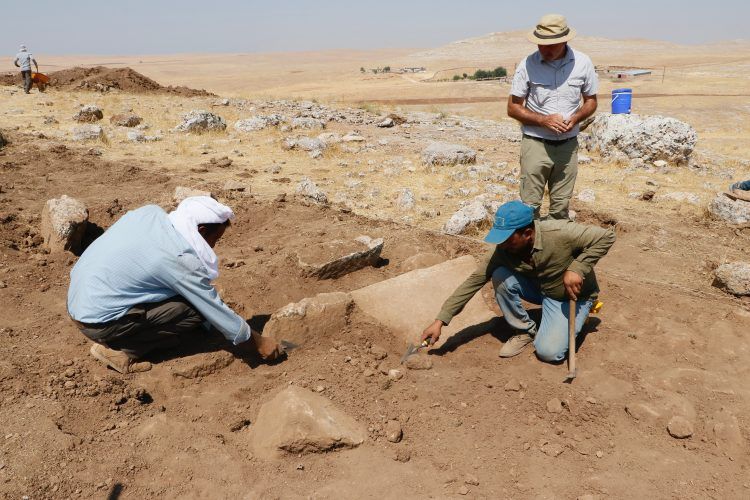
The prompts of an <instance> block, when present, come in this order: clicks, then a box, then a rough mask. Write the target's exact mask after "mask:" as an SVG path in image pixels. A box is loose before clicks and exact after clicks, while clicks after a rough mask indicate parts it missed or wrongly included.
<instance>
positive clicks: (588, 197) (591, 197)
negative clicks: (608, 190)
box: [576, 189, 596, 203]
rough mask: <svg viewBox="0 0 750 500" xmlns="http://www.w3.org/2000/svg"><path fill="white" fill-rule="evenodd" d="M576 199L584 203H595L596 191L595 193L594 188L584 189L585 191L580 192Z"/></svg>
mask: <svg viewBox="0 0 750 500" xmlns="http://www.w3.org/2000/svg"><path fill="white" fill-rule="evenodd" d="M576 199H577V200H578V201H582V202H584V203H593V202H595V201H596V193H594V190H593V189H584V190H583V191H581V192H580V193H578V196H576Z"/></svg>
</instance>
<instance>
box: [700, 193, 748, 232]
mask: <svg viewBox="0 0 750 500" xmlns="http://www.w3.org/2000/svg"><path fill="white" fill-rule="evenodd" d="M708 211H709V212H710V213H711V215H713V216H714V217H715V218H717V219H720V220H723V221H724V222H727V223H729V224H738V225H739V224H747V223H748V222H750V203H748V202H746V201H743V200H732V199H730V198H729V197H728V196H726V195H725V194H724V193H719V194H717V195H716V198H714V199H713V201H711V204H710V205H709V206H708Z"/></svg>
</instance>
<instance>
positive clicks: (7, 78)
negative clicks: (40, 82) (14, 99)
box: [0, 72, 21, 85]
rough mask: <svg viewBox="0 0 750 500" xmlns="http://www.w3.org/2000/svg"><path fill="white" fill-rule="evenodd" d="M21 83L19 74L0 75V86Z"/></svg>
mask: <svg viewBox="0 0 750 500" xmlns="http://www.w3.org/2000/svg"><path fill="white" fill-rule="evenodd" d="M20 83H21V73H18V72H16V73H3V74H0V85H17V84H20Z"/></svg>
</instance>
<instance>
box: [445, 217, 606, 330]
mask: <svg viewBox="0 0 750 500" xmlns="http://www.w3.org/2000/svg"><path fill="white" fill-rule="evenodd" d="M534 229H535V232H536V234H535V237H534V248H533V251H532V254H531V261H532V263H531V265H529V264H527V263H526V262H524V261H523V260H522V259H521V258H520V257H517V256H514V255H510V254H508V253H506V252H505V251H503V250H501V249H500V247H498V246H497V245H496V246H495V247H494V248H493V249H491V250H490V251H489V252H487V253H486V254H485V255H484V257H483V258H482V259H481V261H480V263H479V266H478V267H477V270H476V271H474V273H472V274H471V275H470V276H469V277H468V278H467V279H466V281H464V282H463V283H462V284H461V285H459V287H458V288H457V289H456V291H455V292H453V294H452V295H451V296H450V297H448V299H447V300H446V301H445V303H444V304H443V307H442V309H441V310H440V313H439V314H438V316H437V319H439V320H440V321H442V322H443V323H445V324H446V325H447V324H448V323H450V321H451V320H452V319H453V317H454V316H456V315H457V314H458V313H460V312H461V311H462V310H463V308H464V306H465V305H466V304H467V303H468V302H469V300H471V298H472V297H473V296H474V294H475V293H477V292H478V291H479V290H480V289H481V288H482V287H483V286H484V285H485V283H487V282H488V281H489V280H490V279H492V274H493V273H494V272H495V270H496V269H497V268H499V267H506V268H508V269H511V270H512V271H513V272H514V273H519V274H522V275H524V276H526V277H527V278H530V279H532V280H533V281H535V282H536V283H538V284H539V289H540V290H541V293H542V295H544V296H546V297H550V298H552V299H555V300H563V301H564V300H567V296H566V294H565V286H564V285H563V274H565V271H573V272H575V273H577V274H579V275H580V276H581V277H582V278H583V286H582V288H581V293H580V294H579V300H586V299H594V298H596V297H597V295H598V292H599V285H598V284H597V282H596V274H595V273H594V265H595V264H596V263H597V262H598V261H599V259H601V258H602V257H604V256H605V255H606V254H607V252H608V251H609V248H610V247H611V246H612V244H614V242H615V233H614V231H612V230H611V229H603V228H601V227H597V226H589V225H583V224H576V223H575V222H572V221H569V220H545V221H535V222H534Z"/></svg>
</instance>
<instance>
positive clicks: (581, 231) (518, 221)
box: [422, 201, 615, 362]
mask: <svg viewBox="0 0 750 500" xmlns="http://www.w3.org/2000/svg"><path fill="white" fill-rule="evenodd" d="M485 241H486V242H488V243H492V244H493V245H495V246H494V247H493V248H492V249H491V250H490V251H489V252H487V254H486V255H485V256H484V257H483V258H482V260H481V262H480V264H479V267H477V270H476V271H474V273H473V274H471V276H469V277H468V278H467V279H466V281H464V282H463V283H462V284H461V285H460V286H459V287H458V288H457V289H456V291H454V292H453V294H452V295H451V296H450V297H448V299H447V300H446V301H445V303H444V304H443V307H442V309H441V310H440V313H439V314H438V315H437V319H436V320H435V322H434V323H432V324H431V325H430V326H429V327H427V329H426V330H425V331H424V332H423V333H422V340H423V341H425V340H427V341H428V342H429V343H430V344H434V343H435V342H437V340H438V338H440V333H441V330H442V328H443V326H444V325H447V324H448V323H450V321H451V319H453V317H454V316H456V315H457V314H458V313H460V312H461V310H463V308H464V306H465V305H466V304H467V303H468V302H469V300H471V298H472V297H473V296H474V294H475V293H477V292H478V291H479V290H480V289H481V288H482V287H483V286H484V285H485V283H487V282H488V281H489V280H492V285H493V287H494V288H495V298H496V299H497V303H498V305H499V306H500V310H502V312H503V316H504V317H505V320H506V321H507V322H508V324H509V325H510V326H511V327H512V328H514V329H515V330H517V331H518V334H517V335H515V336H513V337H511V338H510V339H509V340H508V342H506V343H505V344H504V345H503V347H502V349H500V356H501V357H504V358H508V357H511V356H515V355H517V354H519V353H520V352H521V351H522V350H523V349H524V348H525V347H526V346H527V345H529V344H531V343H532V342H533V343H534V347H535V348H536V354H537V357H539V359H541V360H542V361H548V362H555V361H562V360H563V359H564V358H565V355H566V354H567V351H568V314H569V305H568V303H569V301H568V299H574V300H576V335H577V334H578V333H579V332H580V331H581V328H582V327H583V324H584V322H585V321H586V318H587V317H588V315H589V312H590V311H591V308H592V306H593V304H594V302H595V300H596V298H597V295H598V292H599V286H598V284H597V282H596V275H595V274H594V265H595V264H596V263H597V262H598V261H599V259H601V258H602V257H604V256H605V255H606V254H607V252H608V251H609V249H610V247H611V246H612V244H613V243H614V242H615V233H614V231H612V230H611V229H603V228H601V227H597V226H589V225H583V224H577V223H575V222H572V221H570V220H565V219H557V220H555V219H550V220H541V221H540V220H534V209H533V208H532V207H530V206H529V205H525V204H524V203H522V202H521V201H511V202H509V203H505V204H504V205H502V206H501V207H500V208H499V209H498V210H497V214H496V215H495V223H494V225H493V227H492V229H491V230H490V232H489V234H488V235H487V237H486V238H485ZM522 299H523V300H525V301H526V302H530V303H532V304H541V306H542V320H541V324H540V325H537V324H536V323H535V322H534V321H533V320H532V319H531V318H530V317H529V315H528V313H527V312H526V309H524V307H523V304H522V303H521V300H522Z"/></svg>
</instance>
